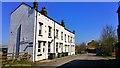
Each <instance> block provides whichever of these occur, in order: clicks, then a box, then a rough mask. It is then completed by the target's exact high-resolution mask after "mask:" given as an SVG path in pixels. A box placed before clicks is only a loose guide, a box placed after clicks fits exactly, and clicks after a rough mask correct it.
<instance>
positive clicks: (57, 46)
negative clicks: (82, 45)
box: [56, 43, 58, 52]
mask: <svg viewBox="0 0 120 68" xmlns="http://www.w3.org/2000/svg"><path fill="white" fill-rule="evenodd" d="M56 52H58V43H56Z"/></svg>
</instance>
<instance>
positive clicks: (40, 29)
mask: <svg viewBox="0 0 120 68" xmlns="http://www.w3.org/2000/svg"><path fill="white" fill-rule="evenodd" d="M42 25H43V23H41V22H39V35H42Z"/></svg>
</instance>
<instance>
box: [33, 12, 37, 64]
mask: <svg viewBox="0 0 120 68" xmlns="http://www.w3.org/2000/svg"><path fill="white" fill-rule="evenodd" d="M35 16H36V17H35V18H36V26H35V46H34V60H33V62H34V61H35V57H36V56H35V55H36V36H37V35H36V34H37V10H36V15H35Z"/></svg>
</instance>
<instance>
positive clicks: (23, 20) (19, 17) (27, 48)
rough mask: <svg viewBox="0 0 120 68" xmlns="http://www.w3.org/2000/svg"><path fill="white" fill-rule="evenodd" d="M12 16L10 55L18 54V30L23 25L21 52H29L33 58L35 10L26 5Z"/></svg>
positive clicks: (20, 7)
mask: <svg viewBox="0 0 120 68" xmlns="http://www.w3.org/2000/svg"><path fill="white" fill-rule="evenodd" d="M10 16H11V19H10V39H9V46H8V53H13V52H16V42H17V41H16V38H17V29H18V27H19V26H20V24H21V34H20V49H19V51H20V52H28V53H29V54H31V56H32V54H33V40H34V18H35V10H34V9H31V7H29V6H27V5H25V4H22V5H21V6H19V7H18V8H17V9H16V10H15V11H14V12H13V13H12V14H11V15H10ZM31 60H32V57H31Z"/></svg>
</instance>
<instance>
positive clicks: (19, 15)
mask: <svg viewBox="0 0 120 68" xmlns="http://www.w3.org/2000/svg"><path fill="white" fill-rule="evenodd" d="M36 13H37V20H36ZM10 20H11V23H10V39H9V46H8V53H13V52H16V42H18V41H16V38H17V29H18V27H19V26H20V25H21V34H20V49H19V50H20V52H28V53H29V54H30V55H31V56H32V57H31V60H32V61H38V60H43V59H48V42H51V45H50V53H56V55H57V53H62V52H68V54H69V55H72V54H75V34H73V33H72V32H70V31H68V30H66V29H65V28H64V27H62V26H61V25H60V24H58V23H57V22H56V21H54V20H52V19H50V18H49V17H47V16H44V15H42V14H41V13H40V12H38V11H36V10H35V9H32V8H31V7H30V6H27V5H26V4H22V5H21V6H20V7H19V8H17V9H16V10H15V11H14V12H13V13H12V14H11V19H10ZM39 23H43V25H42V36H40V35H39V28H40V26H39ZM54 23H55V36H56V29H58V30H59V32H58V39H57V38H55V43H54ZM48 26H50V27H52V30H51V38H48ZM61 32H63V40H61ZM65 34H66V42H65ZM68 35H69V36H70V38H69V40H71V37H72V40H73V42H68ZM73 38H74V39H73ZM39 42H41V43H40V52H38V49H39V48H38V44H39ZM44 43H45V44H44ZM56 43H58V52H56ZM61 43H62V45H61ZM54 44H55V45H54ZM65 45H67V46H65ZM71 45H72V46H71ZM43 51H44V52H43ZM40 54H42V55H40Z"/></svg>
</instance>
